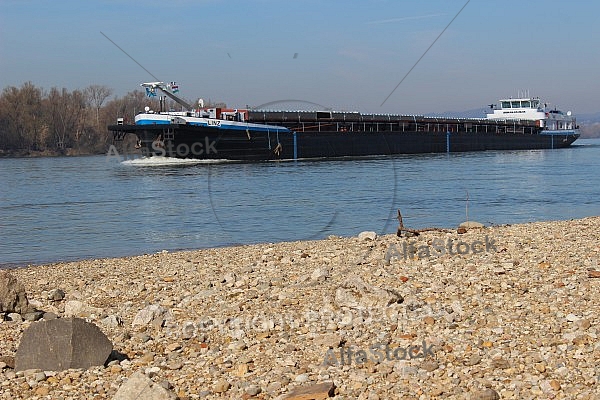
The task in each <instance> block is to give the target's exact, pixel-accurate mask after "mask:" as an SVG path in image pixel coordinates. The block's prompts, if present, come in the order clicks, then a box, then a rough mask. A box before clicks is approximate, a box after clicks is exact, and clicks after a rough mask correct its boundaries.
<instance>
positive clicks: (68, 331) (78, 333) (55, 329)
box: [15, 318, 113, 371]
mask: <svg viewBox="0 0 600 400" xmlns="http://www.w3.org/2000/svg"><path fill="white" fill-rule="evenodd" d="M112 349H113V346H112V343H111V342H110V340H108V338H107V337H106V336H105V335H104V333H102V331H101V330H100V329H99V328H98V327H97V326H96V325H94V324H92V323H89V322H86V321H85V320H83V319H80V318H60V319H54V320H50V321H39V322H34V323H32V324H31V325H30V326H29V327H28V328H27V329H26V330H25V331H24V332H23V337H22V338H21V343H20V344H19V348H18V349H17V354H16V357H15V367H16V370H17V371H22V370H26V369H32V368H39V369H41V370H46V371H63V370H65V369H69V368H75V369H77V368H82V369H87V368H89V367H91V366H95V365H103V364H104V363H105V362H106V360H107V359H108V357H109V356H110V353H111V352H112Z"/></svg>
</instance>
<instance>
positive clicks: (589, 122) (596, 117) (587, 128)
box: [426, 107, 600, 138]
mask: <svg viewBox="0 0 600 400" xmlns="http://www.w3.org/2000/svg"><path fill="white" fill-rule="evenodd" d="M489 112H490V109H489V108H486V107H484V108H476V109H473V110H466V111H446V112H443V113H429V114H426V116H428V117H434V118H485V117H486V114H487V113H489ZM575 116H576V117H577V123H578V124H579V127H580V129H581V137H582V138H592V137H600V112H597V113H593V114H575Z"/></svg>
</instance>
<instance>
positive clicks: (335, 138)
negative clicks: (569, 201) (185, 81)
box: [109, 124, 579, 161]
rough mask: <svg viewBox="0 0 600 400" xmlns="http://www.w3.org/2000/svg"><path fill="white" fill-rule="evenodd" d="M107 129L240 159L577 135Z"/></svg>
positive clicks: (160, 151) (512, 146)
mask: <svg viewBox="0 0 600 400" xmlns="http://www.w3.org/2000/svg"><path fill="white" fill-rule="evenodd" d="M109 130H111V131H113V133H114V134H115V137H116V138H120V139H122V138H123V137H124V136H125V135H126V134H134V135H136V136H137V138H138V145H139V146H141V150H142V153H143V155H145V156H156V155H158V156H169V157H177V158H196V159H225V160H240V161H266V160H289V159H311V158H342V157H366V156H387V155H394V154H420V153H446V152H450V153H455V152H469V151H488V150H532V149H557V148H563V147H568V146H570V145H571V144H572V143H573V142H574V141H575V140H576V139H577V138H578V137H579V135H578V134H576V133H575V134H574V133H573V132H570V133H566V134H564V135H556V134H554V135H548V134H543V133H542V132H543V131H540V130H539V129H531V128H529V130H528V133H524V132H523V131H521V132H507V130H508V129H507V130H505V131H504V132H501V133H500V132H472V131H471V132H466V131H462V132H461V131H458V132H457V131H455V132H443V131H414V130H412V131H411V130H405V131H392V130H388V131H383V132H378V131H339V130H335V131H333V130H332V131H328V130H321V131H304V132H302V131H300V132H291V131H290V132H286V133H279V134H276V133H265V132H257V131H251V130H250V131H244V130H228V129H218V128H211V127H200V126H192V125H185V124H172V125H113V126H109ZM490 130H491V129H490ZM494 130H496V131H497V129H494Z"/></svg>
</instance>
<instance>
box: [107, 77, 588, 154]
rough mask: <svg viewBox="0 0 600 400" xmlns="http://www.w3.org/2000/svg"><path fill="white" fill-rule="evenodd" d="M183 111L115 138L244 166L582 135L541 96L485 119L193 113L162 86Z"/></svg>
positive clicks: (535, 143)
mask: <svg viewBox="0 0 600 400" xmlns="http://www.w3.org/2000/svg"><path fill="white" fill-rule="evenodd" d="M142 86H143V87H145V88H146V91H147V92H148V91H150V92H153V91H155V90H160V91H161V92H163V93H164V94H165V95H167V96H168V97H170V98H172V99H174V100H175V101H176V102H177V103H179V104H180V105H181V106H182V108H183V111H153V110H150V109H149V108H148V107H146V109H145V111H144V112H142V113H140V114H138V115H136V116H135V123H134V124H124V123H123V122H122V121H123V120H122V119H119V121H118V123H117V124H116V125H110V126H109V127H108V129H109V130H110V131H111V132H112V133H113V137H114V138H115V140H117V141H118V140H123V139H124V138H125V137H126V136H127V135H129V134H131V135H135V136H136V137H137V143H138V147H139V148H140V149H141V151H142V154H143V155H144V156H146V157H152V156H167V157H176V158H196V159H219V160H223V159H224V160H239V161H269V160H298V159H318V158H325V159H330V158H344V157H349V158H357V157H367V156H389V155H394V154H419V153H446V152H447V153H452V152H468V151H487V150H532V149H558V148H563V147H568V146H570V145H571V144H572V143H573V142H574V141H575V140H577V138H578V137H579V130H578V126H577V123H576V120H575V118H574V117H573V116H572V115H571V112H568V113H566V114H565V113H562V112H561V111H559V110H548V109H547V107H543V106H542V103H541V101H540V100H539V99H537V98H519V99H504V100H500V103H499V107H498V108H496V107H495V106H494V107H493V110H492V112H491V113H489V114H487V117H486V118H481V119H473V118H435V117H425V116H415V115H401V114H365V113H360V112H345V111H330V110H323V111H272V110H271V111H270V110H256V109H227V108H217V107H213V108H205V107H204V105H203V102H202V101H201V100H200V101H199V103H198V105H197V106H196V107H192V106H191V105H189V104H187V103H186V102H185V101H183V100H182V99H180V98H179V97H178V96H175V95H174V94H173V93H172V91H171V90H169V86H168V85H165V84H163V83H162V82H151V83H144V84H142Z"/></svg>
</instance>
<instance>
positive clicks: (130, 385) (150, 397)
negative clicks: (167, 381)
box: [113, 372, 177, 400]
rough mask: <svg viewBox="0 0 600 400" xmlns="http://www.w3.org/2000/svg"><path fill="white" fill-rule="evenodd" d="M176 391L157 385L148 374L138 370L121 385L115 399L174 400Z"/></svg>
mask: <svg viewBox="0 0 600 400" xmlns="http://www.w3.org/2000/svg"><path fill="white" fill-rule="evenodd" d="M175 398H177V396H176V395H175V393H173V392H171V391H169V390H167V389H165V388H164V387H162V386H160V385H157V384H156V383H154V382H153V381H152V380H151V379H150V378H148V377H147V376H146V375H144V374H142V373H141V372H136V373H135V374H133V375H131V376H130V377H129V379H127V381H126V382H125V383H123V384H122V385H121V387H120V388H119V390H118V391H117V393H116V394H115V397H113V400H140V399H144V400H173V399H175Z"/></svg>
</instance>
